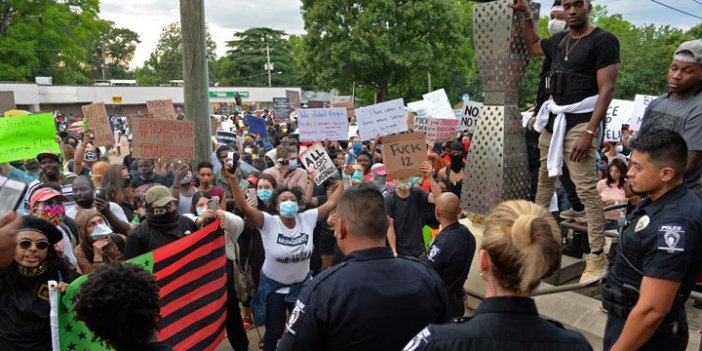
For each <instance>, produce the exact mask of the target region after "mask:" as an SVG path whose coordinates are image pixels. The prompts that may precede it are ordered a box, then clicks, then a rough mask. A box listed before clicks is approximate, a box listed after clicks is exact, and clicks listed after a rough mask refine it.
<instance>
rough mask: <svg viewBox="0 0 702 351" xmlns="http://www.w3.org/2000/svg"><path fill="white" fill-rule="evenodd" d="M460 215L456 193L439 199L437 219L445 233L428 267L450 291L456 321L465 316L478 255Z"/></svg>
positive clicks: (432, 248) (436, 242) (435, 244)
mask: <svg viewBox="0 0 702 351" xmlns="http://www.w3.org/2000/svg"><path fill="white" fill-rule="evenodd" d="M460 213H461V204H460V201H459V200H458V196H456V195H455V194H453V193H443V194H441V196H439V198H438V199H437V200H436V210H435V213H434V215H435V216H436V219H437V220H438V221H439V223H441V228H443V229H441V232H440V233H439V235H438V236H437V237H436V239H435V240H434V242H432V244H431V246H430V247H429V254H428V256H427V264H429V265H430V266H432V267H433V268H434V269H435V270H436V272H437V273H439V276H441V280H443V282H444V286H446V289H448V296H449V302H450V303H451V316H452V317H462V316H463V313H464V307H463V296H464V291H463V284H464V283H465V282H466V278H467V276H468V271H469V270H470V264H471V262H472V261H473V255H475V237H474V236H473V234H472V233H471V232H470V230H468V228H466V227H465V226H464V225H462V224H461V223H458V215H459V214H460Z"/></svg>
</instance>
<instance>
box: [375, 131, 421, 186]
mask: <svg viewBox="0 0 702 351" xmlns="http://www.w3.org/2000/svg"><path fill="white" fill-rule="evenodd" d="M382 152H383V163H384V164H385V170H386V171H387V172H388V177H390V178H393V179H395V178H407V177H412V176H416V175H419V174H420V173H421V172H420V171H419V166H420V164H421V163H422V162H424V161H426V160H427V144H426V142H425V141H424V133H408V134H396V135H390V136H386V137H383V146H382Z"/></svg>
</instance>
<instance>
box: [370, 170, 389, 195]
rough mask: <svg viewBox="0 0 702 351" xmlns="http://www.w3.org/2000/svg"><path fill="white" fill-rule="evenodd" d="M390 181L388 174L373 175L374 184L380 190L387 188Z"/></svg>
mask: <svg viewBox="0 0 702 351" xmlns="http://www.w3.org/2000/svg"><path fill="white" fill-rule="evenodd" d="M387 182H388V177H386V176H379V175H375V174H374V175H373V184H374V185H375V186H376V187H378V189H380V191H383V190H385V187H386V186H387Z"/></svg>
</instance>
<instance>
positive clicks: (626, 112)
mask: <svg viewBox="0 0 702 351" xmlns="http://www.w3.org/2000/svg"><path fill="white" fill-rule="evenodd" d="M633 107H634V102H633V101H628V100H617V99H614V100H612V102H611V103H610V104H609V108H607V116H606V117H605V118H606V125H605V135H604V140H605V141H617V142H619V141H622V124H625V123H626V122H628V121H629V119H630V118H631V111H632V109H633Z"/></svg>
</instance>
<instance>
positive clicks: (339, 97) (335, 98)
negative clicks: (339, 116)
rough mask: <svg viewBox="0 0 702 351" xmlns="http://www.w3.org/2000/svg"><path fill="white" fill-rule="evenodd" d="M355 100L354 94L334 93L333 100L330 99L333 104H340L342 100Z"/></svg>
mask: <svg viewBox="0 0 702 351" xmlns="http://www.w3.org/2000/svg"><path fill="white" fill-rule="evenodd" d="M352 100H353V96H351V95H332V97H331V100H330V101H329V102H330V103H331V104H332V105H334V104H339V103H342V102H351V101H352Z"/></svg>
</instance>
